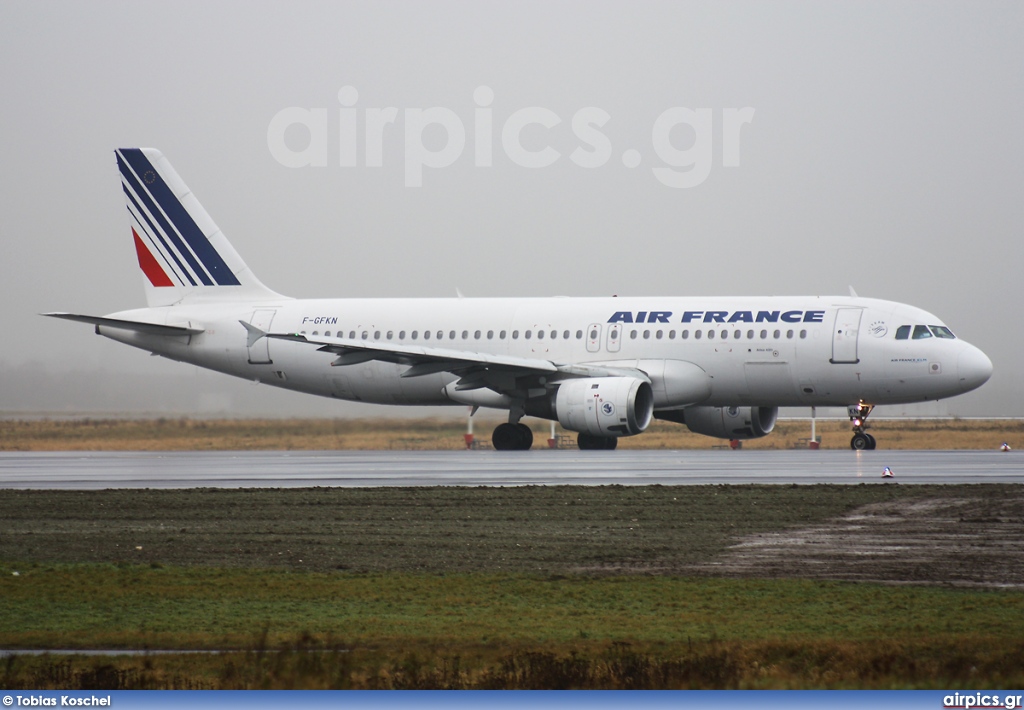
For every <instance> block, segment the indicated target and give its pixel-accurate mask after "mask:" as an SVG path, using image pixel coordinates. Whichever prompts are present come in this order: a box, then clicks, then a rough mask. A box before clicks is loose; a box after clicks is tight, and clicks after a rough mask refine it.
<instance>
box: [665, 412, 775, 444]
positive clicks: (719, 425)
mask: <svg viewBox="0 0 1024 710" xmlns="http://www.w3.org/2000/svg"><path fill="white" fill-rule="evenodd" d="M673 414H675V412H673ZM682 415H683V416H682V419H683V421H682V422H681V423H682V424H685V425H686V426H687V428H688V429H689V430H690V431H692V432H694V433H695V434H704V435H705V436H716V437H718V438H719V439H759V438H761V437H762V436H767V435H768V434H770V433H771V431H772V429H774V428H775V420H776V419H777V418H778V416H779V408H778V407H687V408H686V409H684V410H682Z"/></svg>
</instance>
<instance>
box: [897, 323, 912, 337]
mask: <svg viewBox="0 0 1024 710" xmlns="http://www.w3.org/2000/svg"><path fill="white" fill-rule="evenodd" d="M909 337H910V326H909V325H901V326H900V327H899V328H897V329H896V340H906V339H907V338H909Z"/></svg>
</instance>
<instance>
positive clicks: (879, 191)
mask: <svg viewBox="0 0 1024 710" xmlns="http://www.w3.org/2000/svg"><path fill="white" fill-rule="evenodd" d="M1022 36H1024V7H1022V6H1021V4H1020V3H978V2H956V3H949V2H946V3H942V2H936V3H928V4H922V3H891V2H877V3H872V2H856V3H853V2H851V3H827V4H826V3H792V2H788V3H761V2H751V3H743V2H740V3H728V2H726V3H723V2H703V3H702V2H693V3H678V2H671V3H594V2H579V3H565V2H563V3H558V2H555V3H552V2H538V3H506V2H502V3H498V2H494V3H484V2H465V3H429V4H427V3H404V2H373V3H338V2H324V3H314V2H296V3H288V4H287V5H285V4H270V3H255V2H217V3H186V2H176V3H164V4H150V3H137V2H93V3H77V2H76V3H72V2H66V3H61V2H55V3H40V2H17V1H13V2H12V1H11V0H8V1H7V2H4V3H2V4H0V74H2V82H0V86H2V87H3V104H2V105H3V110H2V112H0V128H2V135H0V141H2V145H3V150H2V162H0V186H2V190H3V197H2V199H0V239H2V244H3V252H2V256H0V314H2V322H3V323H4V326H5V327H4V334H3V337H2V339H0V414H2V413H3V412H11V411H19V412H25V411H40V410H43V411H69V410H75V409H82V408H86V409H87V408H88V407H83V402H84V403H86V404H88V402H89V401H90V398H91V397H95V398H96V406H95V408H96V409H102V410H106V409H107V408H108V407H109V408H115V409H116V408H118V407H121V406H122V403H123V408H124V409H125V410H126V411H130V412H139V411H164V410H163V409H161V407H160V406H154V405H160V404H161V399H162V400H163V402H162V403H163V404H166V402H167V393H168V391H169V389H168V388H169V387H170V388H172V389H173V390H174V392H175V396H174V398H173V401H174V402H175V404H174V409H177V410H179V411H184V412H190V411H194V412H200V413H201V412H207V411H212V410H216V411H217V412H218V413H228V414H230V413H237V414H239V415H249V416H251V415H256V414H274V413H279V412H281V411H283V410H287V411H288V413H303V412H308V413H311V414H318V415H322V414H325V413H332V412H338V413H344V412H348V413H352V412H355V413H358V414H361V415H378V416H392V415H396V414H399V413H400V412H399V411H398V410H395V409H393V408H385V407H369V406H366V405H362V406H358V405H352V406H349V405H344V404H339V403H336V402H331V401H329V400H319V401H318V400H317V399H316V398H313V397H310V396H308V395H299V394H293V393H281V392H276V391H272V390H270V388H267V387H260V388H252V387H251V386H250V385H248V384H246V383H244V382H229V381H228V380H227V378H226V376H217V375H206V374H205V373H204V374H202V375H198V374H196V371H195V368H194V367H191V366H187V365H182V364H179V363H172V362H170V361H167V360H165V359H162V358H151V357H149V356H148V355H147V354H146V353H144V352H141V351H137V350H133V349H131V348H128V347H125V346H122V345H120V344H117V343H114V342H112V341H109V340H106V339H104V338H99V337H96V336H95V335H93V334H92V332H91V328H90V327H88V326H84V325H79V324H73V323H68V322H63V321H55V320H51V319H46V318H41V317H39V316H38V315H37V314H38V313H41V312H44V311H51V310H67V311H74V312H83V313H90V314H105V313H109V312H112V311H117V310H122V309H126V308H132V307H139V306H143V305H144V304H145V301H144V298H143V292H142V278H143V277H142V275H141V272H140V271H139V269H138V266H137V263H136V256H135V253H134V250H133V248H132V240H131V232H130V230H129V225H128V220H127V215H126V212H125V208H124V202H123V193H122V192H121V187H120V182H119V177H118V174H117V171H116V166H115V161H114V155H113V151H114V149H115V148H118V147H136V146H152V147H156V148H159V149H160V150H162V151H163V152H164V154H165V155H166V156H167V157H168V158H169V159H170V160H171V162H172V163H173V164H174V166H175V168H176V169H177V171H178V172H179V173H180V174H181V175H182V177H183V178H184V179H185V181H186V182H187V183H188V185H189V186H190V187H191V188H192V189H193V190H194V192H195V193H196V195H197V196H198V197H199V199H200V200H201V201H202V203H203V204H204V206H205V207H206V209H207V210H208V211H209V212H210V214H211V215H212V216H213V218H214V219H215V220H216V221H217V223H218V224H219V226H220V227H221V228H222V229H223V231H224V232H225V234H226V235H227V237H228V238H229V239H230V240H231V242H232V243H233V245H234V246H235V248H236V249H237V250H238V251H239V253H241V255H242V256H243V257H244V258H245V260H246V261H247V263H248V264H249V266H250V267H251V268H252V269H253V270H254V272H255V273H256V274H257V275H258V276H259V277H260V278H261V279H262V280H263V281H264V282H265V283H266V284H267V285H268V286H270V287H271V288H273V289H275V290H277V291H279V292H281V293H285V294H288V295H292V296H297V297H314V296H322V297H349V296H387V297H391V296H394V297H414V296H432V297H433V296H454V295H455V292H456V291H455V290H456V288H459V289H460V290H461V291H462V292H463V293H465V294H466V295H469V296H545V295H576V296H589V295H607V294H611V293H616V294H619V295H627V294H636V295H672V296H687V295H695V296H696V295H751V296H757V295H772V294H779V295H789V294H812V295H818V294H846V293H847V291H848V286H850V285H852V286H853V287H854V288H855V289H856V290H857V292H858V294H859V295H861V296H872V297H877V298H885V299H891V300H895V301H901V302H906V303H911V304H913V305H915V306H918V307H921V308H924V309H925V310H928V311H930V312H932V313H934V314H936V315H937V316H938V317H939V318H941V319H942V320H943V321H944V322H945V323H946V324H947V325H949V326H950V327H951V328H952V329H953V330H954V332H956V333H957V335H958V336H960V337H962V338H964V339H966V340H968V341H970V342H972V343H974V344H975V345H977V346H979V347H980V348H982V350H984V351H985V352H986V353H987V354H988V355H989V356H990V357H991V358H992V361H993V363H994V366H995V373H994V375H993V377H992V379H991V380H990V381H989V383H988V384H986V385H985V386H983V387H982V388H981V389H980V390H978V391H976V392H973V393H970V394H967V395H964V396H961V397H958V398H955V399H953V400H947V401H944V402H941V403H939V404H938V405H936V406H935V407H934V408H933V409H932V410H931V411H934V412H935V413H943V414H947V413H948V414H955V415H962V416H1024V379H1022V378H1021V376H1020V374H1019V365H1020V356H1019V353H1020V352H1021V350H1022V346H1024V335H1022V334H1021V328H1020V326H1019V324H1018V321H1019V316H1018V306H1019V304H1020V303H1021V300H1022V298H1021V297H1022V296H1024V286H1022V285H1021V266H1022V262H1024V247H1022V246H1021V241H1020V238H1021V225H1022V221H1024V220H1022V216H1024V214H1022V213H1024V199H1021V187H1022V185H1024V138H1022V131H1021V128H1020V125H1019V124H1020V117H1021V116H1024V90H1022V89H1024V85H1022V84H1024V81H1022V78H1021V76H1022V74H1021V71H1020V69H1021V67H1022V66H1024V43H1021V41H1020V37H1022ZM346 86H350V87H354V88H355V89H356V91H357V92H358V101H357V102H356V104H355V106H354V107H353V108H354V109H355V110H356V115H357V117H359V120H360V127H359V130H360V133H359V140H360V142H359V146H360V152H359V155H358V164H357V165H356V166H355V167H342V166H341V165H340V164H339V163H340V159H339V151H340V150H341V145H340V144H341V139H340V137H339V135H340V134H339V130H340V128H339V125H340V118H339V115H340V114H339V111H340V109H341V108H342V106H341V104H340V103H339V90H340V89H342V88H343V87H346ZM481 86H485V87H489V88H490V89H491V90H492V91H493V96H494V98H493V102H492V103H491V104H490V106H489V108H490V109H491V114H492V116H493V124H494V130H493V136H494V138H493V145H492V148H493V165H491V166H490V167H478V166H477V165H476V164H475V159H474V155H475V154H474V142H473V138H474V117H475V113H474V111H475V110H476V109H477V108H478V104H477V103H475V102H474V92H475V91H476V90H477V88H478V87H481ZM289 107H301V108H305V109H325V110H326V115H327V120H328V124H327V125H328V132H327V138H328V150H327V156H328V160H327V165H326V166H323V167H302V168H290V167H285V166H283V165H281V164H280V163H279V162H278V161H277V160H275V159H274V157H273V156H272V154H271V150H270V149H269V148H268V126H269V125H270V123H271V120H272V119H273V117H274V116H275V115H277V114H278V112H280V111H282V110H283V109H286V108H289ZM386 107H395V108H397V109H398V119H397V121H396V123H395V125H392V126H389V127H388V129H387V131H386V132H385V135H384V143H383V146H384V149H383V155H382V163H383V165H382V166H381V167H367V166H366V165H365V160H364V155H363V154H362V140H363V133H362V130H363V124H362V121H363V117H364V116H365V112H366V110H367V109H378V108H386ZM430 107H444V108H447V109H450V110H451V111H452V112H454V113H455V114H457V115H458V116H459V117H460V119H461V120H462V122H463V123H464V124H465V128H466V133H467V140H466V146H465V150H464V151H463V153H462V154H461V156H460V157H459V159H457V160H456V161H455V162H454V164H452V165H451V166H450V167H445V168H436V169H432V168H425V169H424V171H423V186H422V187H407V186H406V185H405V176H406V169H405V163H404V160H405V158H406V154H407V147H406V145H405V144H404V143H403V140H404V133H403V130H404V128H403V127H404V117H405V116H406V115H407V114H406V111H407V110H408V109H417V108H419V109H427V108H430ZM528 107H541V108H544V109H547V110H548V111H550V112H553V113H554V114H556V115H557V116H558V117H559V118H560V119H561V123H560V124H558V125H557V126H554V127H552V128H549V129H545V128H542V127H540V126H531V127H530V128H528V129H527V130H525V131H524V132H523V133H522V142H523V144H524V146H525V147H526V148H528V149H530V150H540V149H541V148H543V147H544V146H551V147H552V148H554V149H555V150H557V151H558V153H559V154H560V158H559V159H558V160H557V161H556V162H555V163H554V164H553V165H550V166H548V167H543V168H535V169H531V168H525V167H521V166H519V165H517V164H515V163H514V162H513V161H512V160H510V159H509V157H508V156H507V155H506V154H505V152H504V151H503V150H502V140H501V131H502V126H503V124H504V123H505V121H506V120H507V119H508V118H509V117H510V116H511V115H512V114H513V113H514V112H516V111H518V110H520V109H523V108H528ZM586 107H596V108H600V109H602V110H603V111H604V112H606V113H607V114H608V116H609V120H608V122H607V123H606V124H605V125H604V126H603V127H602V128H601V133H602V134H603V135H604V136H605V137H606V138H607V140H608V142H609V143H610V145H611V157H610V159H609V160H608V161H607V162H606V164H604V165H602V166H601V167H596V168H589V169H588V168H584V167H580V166H579V165H577V164H575V163H574V162H573V161H572V160H571V159H570V155H571V154H572V153H573V150H574V149H576V148H577V147H580V146H581V145H582V144H581V141H580V140H579V138H578V137H577V136H576V135H575V134H574V132H573V129H572V126H571V122H572V117H573V115H574V114H575V113H576V112H577V111H579V110H580V109H584V108H586ZM673 107H686V108H690V109H699V108H706V109H710V110H711V116H712V122H711V123H712V130H713V132H712V136H713V140H712V148H713V149H712V155H713V161H712V166H711V169H710V172H709V173H708V177H707V179H706V180H705V181H704V182H702V183H701V184H699V185H698V186H696V187H692V188H688V189H675V188H671V187H668V186H666V185H663V184H662V183H661V182H659V180H658V179H656V177H655V175H654V172H653V169H654V168H657V167H661V166H663V163H662V162H661V161H660V160H659V156H658V154H657V153H656V151H655V149H654V148H653V147H652V126H654V124H655V122H656V120H657V118H658V117H659V116H660V115H662V114H663V113H664V112H665V111H666V110H668V109H671V108H673ZM745 107H749V108H752V109H754V114H753V119H752V120H751V121H750V123H749V124H748V125H745V126H744V127H743V128H742V131H741V133H740V144H739V149H740V152H739V162H740V164H739V165H738V166H732V167H730V166H726V165H724V164H723V149H724V146H723V138H724V131H723V124H722V121H723V116H724V113H725V111H726V110H727V109H742V108H745ZM694 135H695V132H694V131H692V130H690V129H688V128H687V127H685V126H682V127H679V128H678V129H674V130H673V132H672V134H671V136H672V143H673V145H676V146H677V147H679V148H680V149H684V148H686V147H687V146H688V145H689V144H690V143H693V142H694V140H695V138H694ZM287 139H288V145H289V147H291V148H293V149H300V148H301V147H302V146H303V145H304V141H305V140H306V135H305V134H304V133H303V132H302V131H301V130H298V131H296V130H290V131H289V133H288V134H287ZM443 139H444V135H443V133H441V132H440V131H439V130H432V131H427V132H426V133H425V134H424V142H425V144H426V145H427V146H428V148H431V149H439V148H440V147H441V146H442V145H443V143H444V140H443ZM583 147H584V148H587V146H586V145H583ZM627 150H633V151H637V152H638V153H639V156H640V164H639V166H637V167H632V168H630V167H626V166H625V165H624V163H623V157H622V156H623V153H624V152H625V151H627ZM128 382H130V383H132V384H131V386H130V388H129V389H126V383H128ZM70 383H75V384H74V386H73V385H72V384H70ZM150 386H151V387H152V390H151V392H152V400H151V401H147V399H146V394H147V392H148V390H147V387H150ZM244 388H248V389H245V391H244V395H243V394H242V390H243V389H244ZM118 392H121V393H123V397H119V396H116V395H117V393H118ZM33 393H36V394H33ZM90 393H91V394H90ZM885 409H886V408H880V409H879V415H880V416H885V414H886V412H885ZM890 409H891V411H892V412H896V411H898V410H899V408H890Z"/></svg>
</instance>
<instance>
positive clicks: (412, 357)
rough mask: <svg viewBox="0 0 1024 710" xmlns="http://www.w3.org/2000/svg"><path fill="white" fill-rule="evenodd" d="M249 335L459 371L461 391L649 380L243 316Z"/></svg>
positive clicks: (417, 371) (632, 373)
mask: <svg viewBox="0 0 1024 710" xmlns="http://www.w3.org/2000/svg"><path fill="white" fill-rule="evenodd" d="M239 323H241V324H242V325H243V326H245V329H246V331H247V332H248V334H249V338H248V344H249V345H250V346H251V345H252V344H253V343H255V342H256V341H257V340H259V339H260V338H263V337H266V338H275V339H278V340H290V341H293V342H299V343H308V344H310V345H317V346H319V347H318V348H317V349H318V350H320V351H322V352H329V353H333V354H334V355H337V358H336V359H335V360H334V362H332V363H331V365H333V366H345V365H356V364H359V363H361V362H369V361H371V360H379V361H381V362H393V363H397V364H401V365H408V366H409V367H408V369H407V370H405V371H404V372H403V373H402V374H401V377H420V376H423V375H432V374H435V373H438V372H450V373H452V374H454V375H458V376H459V378H460V379H459V382H458V383H457V384H456V389H457V390H470V389H479V388H482V387H487V388H489V389H493V390H494V391H496V392H502V393H506V394H512V393H514V392H515V391H516V390H522V389H528V388H531V387H535V386H543V385H545V384H548V383H553V382H557V381H559V380H563V379H566V378H573V377H623V376H627V377H636V378H638V379H641V380H644V381H646V382H650V378H649V377H648V376H647V375H646V373H644V372H642V371H640V370H637V369H634V368H616V367H607V366H604V365H588V364H584V363H556V362H553V361H551V360H544V359H542V358H524V357H515V356H513V355H496V354H492V353H479V352H474V351H470V350H457V349H454V348H435V347H428V346H423V345H402V344H397V343H391V342H376V341H370V340H355V339H351V338H329V337H326V336H309V335H303V334H301V333H267V332H264V331H262V330H260V329H259V328H257V327H255V326H253V325H252V324H250V323H246V322H245V321H239Z"/></svg>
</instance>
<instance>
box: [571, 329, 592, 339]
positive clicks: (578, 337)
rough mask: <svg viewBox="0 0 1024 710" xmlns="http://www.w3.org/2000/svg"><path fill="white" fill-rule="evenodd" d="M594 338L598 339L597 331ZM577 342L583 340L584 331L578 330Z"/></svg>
mask: <svg viewBox="0 0 1024 710" xmlns="http://www.w3.org/2000/svg"><path fill="white" fill-rule="evenodd" d="M594 337H595V338H596V337H597V331H596V330H595V331H594ZM576 340H583V331H582V330H577V331H576Z"/></svg>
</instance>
